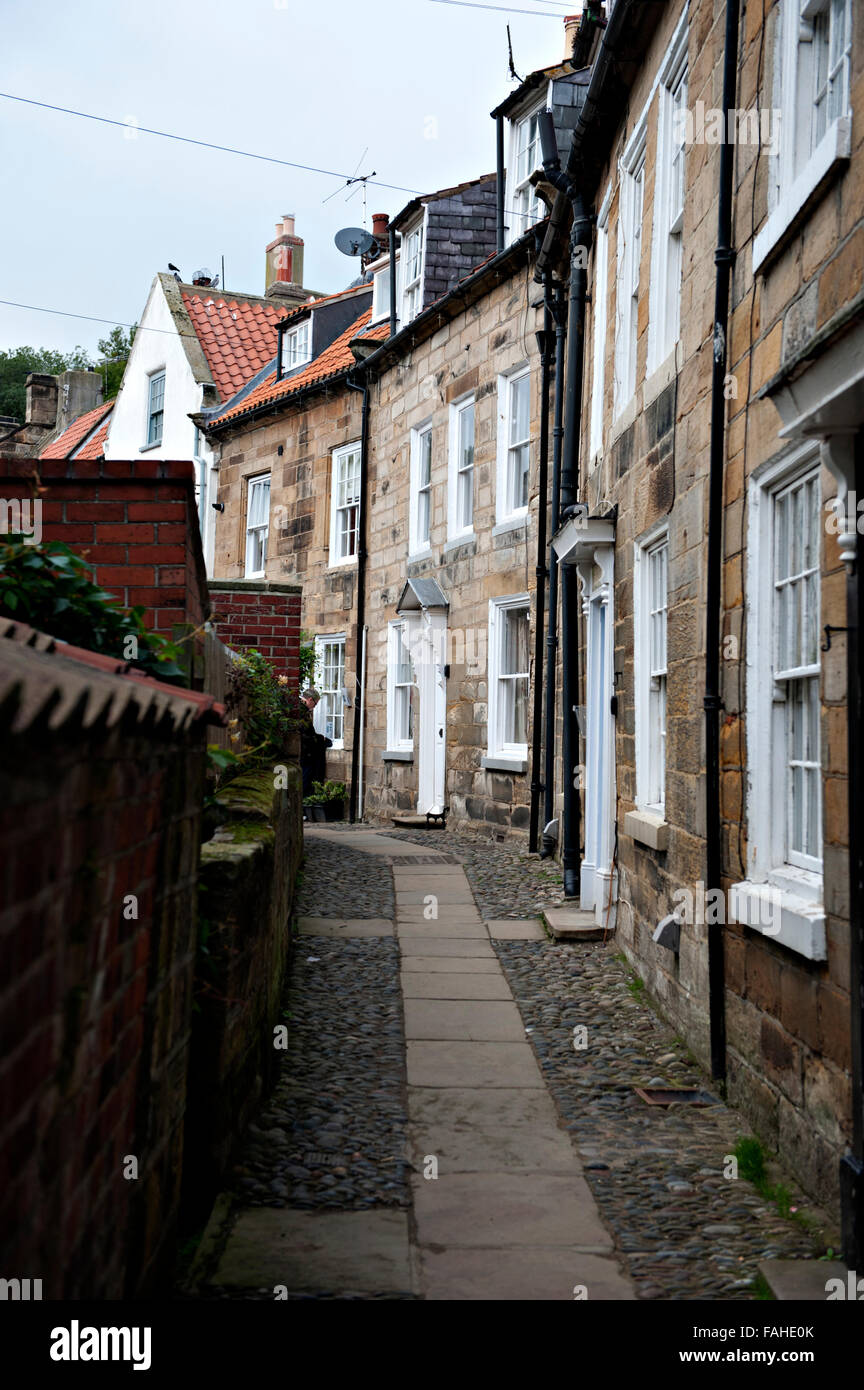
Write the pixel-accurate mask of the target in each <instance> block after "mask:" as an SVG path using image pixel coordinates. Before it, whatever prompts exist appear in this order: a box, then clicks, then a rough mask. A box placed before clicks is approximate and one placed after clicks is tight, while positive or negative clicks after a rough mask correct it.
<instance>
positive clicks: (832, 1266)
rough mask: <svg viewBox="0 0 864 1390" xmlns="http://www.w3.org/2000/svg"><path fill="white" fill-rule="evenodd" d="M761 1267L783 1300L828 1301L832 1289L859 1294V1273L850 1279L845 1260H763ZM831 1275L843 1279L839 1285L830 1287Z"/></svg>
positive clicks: (848, 1295)
mask: <svg viewBox="0 0 864 1390" xmlns="http://www.w3.org/2000/svg"><path fill="white" fill-rule="evenodd" d="M759 1270H760V1273H761V1274H762V1275H763V1276H764V1278H765V1280H766V1282H767V1284H768V1287H769V1289H770V1290H771V1292H772V1293H773V1295H774V1297H775V1298H776V1299H777V1301H778V1302H779V1303H825V1302H826V1301H827V1299H828V1294H829V1292H830V1293H833V1294H834V1295H835V1298H837V1297H839V1298H841V1299H842V1298H844V1297H845V1298H852V1299H857V1298H858V1296H859V1295H858V1292H857V1287H858V1285H857V1276H856V1275H853V1277H852V1280H851V1281H850V1279H849V1270H848V1268H847V1266H846V1265H845V1264H843V1263H842V1261H841V1260H760V1261H759ZM831 1279H836V1280H839V1281H840V1287H839V1289H838V1286H837V1285H836V1284H835V1285H833V1286H832V1288H831V1289H830V1290H829V1289H828V1288H826V1285H827V1283H828V1281H829V1280H831ZM850 1283H851V1287H850Z"/></svg>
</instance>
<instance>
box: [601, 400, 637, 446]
mask: <svg viewBox="0 0 864 1390" xmlns="http://www.w3.org/2000/svg"><path fill="white" fill-rule="evenodd" d="M638 413H639V392H638V391H635V392H634V393H633V395H632V396H631V397H630V399H629V401H625V402H624V404H623V405H622V406H621V408H620V409H619V410H618V411H617V414H616V415H615V417H614V419H613V421H612V427H611V429H610V430H609V439H608V443H607V446H606V447H607V449H611V447H612V445H613V444H614V443H615V441H616V439H620V437H621V435H622V434H623V433H624V431H625V430H627V429H629V428H630V426H631V425H632V424H633V423H634V421H635V419H636V416H637V414H638Z"/></svg>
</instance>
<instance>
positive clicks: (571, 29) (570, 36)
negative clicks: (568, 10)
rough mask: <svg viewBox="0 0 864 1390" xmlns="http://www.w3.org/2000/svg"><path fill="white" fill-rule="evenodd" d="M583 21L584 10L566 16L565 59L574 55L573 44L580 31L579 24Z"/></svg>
mask: <svg viewBox="0 0 864 1390" xmlns="http://www.w3.org/2000/svg"><path fill="white" fill-rule="evenodd" d="M581 23H582V11H581V10H580V11H579V13H578V14H567V15H565V16H564V61H565V63H566V62H567V60H568V59H570V58H572V57H573V45H574V44H575V42H576V35H577V34H578V32H579V25H580V24H581Z"/></svg>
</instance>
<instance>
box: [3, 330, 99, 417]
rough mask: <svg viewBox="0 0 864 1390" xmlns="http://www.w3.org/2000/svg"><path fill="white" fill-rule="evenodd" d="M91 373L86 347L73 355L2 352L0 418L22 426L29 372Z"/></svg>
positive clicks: (27, 350)
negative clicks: (10, 418) (19, 422)
mask: <svg viewBox="0 0 864 1390" xmlns="http://www.w3.org/2000/svg"><path fill="white" fill-rule="evenodd" d="M116 331H117V330H116V329H115V332H116ZM92 370H93V363H92V362H91V360H90V356H89V354H88V352H87V350H86V348H83V347H80V346H79V347H75V348H73V349H72V351H71V352H57V351H55V349H54V348H33V347H19V348H9V349H8V350H6V351H0V415H11V416H12V418H13V420H20V421H21V422H22V423H23V421H24V414H25V410H26V405H27V392H26V389H25V383H26V381H27V375H28V373H29V372H46V373H48V374H50V375H51V376H56V375H57V373H58V372H66V371H92Z"/></svg>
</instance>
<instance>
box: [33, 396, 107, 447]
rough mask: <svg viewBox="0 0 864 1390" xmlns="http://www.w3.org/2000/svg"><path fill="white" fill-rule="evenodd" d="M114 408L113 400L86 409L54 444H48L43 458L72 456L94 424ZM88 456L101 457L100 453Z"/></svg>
mask: <svg viewBox="0 0 864 1390" xmlns="http://www.w3.org/2000/svg"><path fill="white" fill-rule="evenodd" d="M113 409H114V402H113V401H103V402H102V404H101V405H97V406H96V408H95V410H87V411H85V412H84V414H83V415H79V416H78V419H77V420H73V421H72V424H71V425H69V427H68V428H67V429H65V430H64V431H63V433H62V434H61V435H59V436H58V437H57V439H55V440H54V443H53V444H48V445H47V446H46V447H45V448H44V449H43V450H42V453H41V454H40V455H39V457H40V458H43V459H68V458H70V457H71V455H72V453H73V452H74V450H75V449H76V448H77V446H78V445H79V444H80V443H81V440H82V439H86V438H87V435H88V434H89V433H90V431H91V430H92V429H93V428H94V426H96V425H98V423H99V421H100V420H101V419H102V418H103V417H104V416H105V415H107V414H109V412H110V411H112V410H113ZM100 433H101V431H100ZM86 457H87V458H99V457H100V455H99V454H88V455H86Z"/></svg>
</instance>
